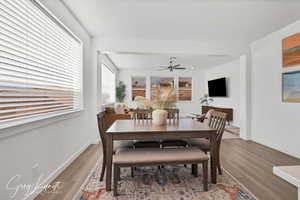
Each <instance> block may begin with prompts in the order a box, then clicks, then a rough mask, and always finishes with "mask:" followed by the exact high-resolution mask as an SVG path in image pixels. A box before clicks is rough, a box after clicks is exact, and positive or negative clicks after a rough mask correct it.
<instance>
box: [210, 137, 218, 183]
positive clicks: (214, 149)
mask: <svg viewBox="0 0 300 200" xmlns="http://www.w3.org/2000/svg"><path fill="white" fill-rule="evenodd" d="M211 144H213V145H211V150H210V153H211V158H210V173H211V182H212V183H213V184H216V183H217V160H216V159H217V143H216V136H213V137H212V138H211Z"/></svg>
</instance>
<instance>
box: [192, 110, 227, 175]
mask: <svg viewBox="0 0 300 200" xmlns="http://www.w3.org/2000/svg"><path fill="white" fill-rule="evenodd" d="M226 120H227V114H226V113H222V112H217V111H211V113H210V116H209V119H208V121H207V123H208V126H210V127H212V128H216V129H217V139H216V143H217V159H216V160H217V162H218V172H219V174H220V175H222V169H221V162H220V147H221V141H222V136H223V133H224V129H225V125H226ZM204 123H205V122H204ZM189 144H190V145H191V146H196V147H199V148H200V149H201V150H202V151H204V152H205V153H207V152H210V148H211V142H210V141H209V140H208V139H205V138H200V139H191V140H189Z"/></svg>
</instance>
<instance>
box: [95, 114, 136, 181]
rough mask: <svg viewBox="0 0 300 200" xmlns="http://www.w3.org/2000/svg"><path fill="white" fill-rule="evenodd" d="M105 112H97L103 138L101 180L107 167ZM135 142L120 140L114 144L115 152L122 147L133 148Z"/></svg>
mask: <svg viewBox="0 0 300 200" xmlns="http://www.w3.org/2000/svg"><path fill="white" fill-rule="evenodd" d="M104 118H105V112H100V113H99V114H97V120H98V129H99V134H100V138H101V143H102V168H101V175H100V181H102V180H103V177H104V173H105V169H106V130H107V128H109V127H107V126H106V124H105V120H104ZM132 147H133V143H132V142H131V141H128V142H127V141H120V142H118V143H115V144H114V152H116V151H118V150H120V149H122V148H132Z"/></svg>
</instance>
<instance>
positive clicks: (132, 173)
mask: <svg viewBox="0 0 300 200" xmlns="http://www.w3.org/2000/svg"><path fill="white" fill-rule="evenodd" d="M134 170H135V167H131V177H132V178H133V177H134Z"/></svg>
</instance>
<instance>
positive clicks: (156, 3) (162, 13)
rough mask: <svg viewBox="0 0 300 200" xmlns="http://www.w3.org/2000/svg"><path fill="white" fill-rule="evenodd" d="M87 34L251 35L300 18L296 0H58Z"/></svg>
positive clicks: (146, 36) (148, 36) (151, 36)
mask: <svg viewBox="0 0 300 200" xmlns="http://www.w3.org/2000/svg"><path fill="white" fill-rule="evenodd" d="M63 1H64V2H65V3H66V5H67V6H68V7H69V8H70V9H71V10H72V11H73V13H74V14H75V15H76V16H77V17H78V19H79V20H80V21H81V22H82V24H83V25H84V26H85V27H86V28H87V29H88V31H89V32H90V33H91V34H92V35H93V36H99V37H109V38H111V37H118V38H139V39H149V40H199V39H201V40H203V39H207V40H217V41H218V40H243V41H248V42H249V41H253V40H255V39H257V38H258V37H262V36H263V35H265V34H267V33H270V32H272V31H275V30H277V29H279V28H281V27H282V26H285V25H287V24H289V23H292V22H294V21H296V20H297V19H299V18H300V12H299V8H300V1H296V0H281V1H280V0H248V1H246V0H231V1H230V0H219V1H217V0H63Z"/></svg>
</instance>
